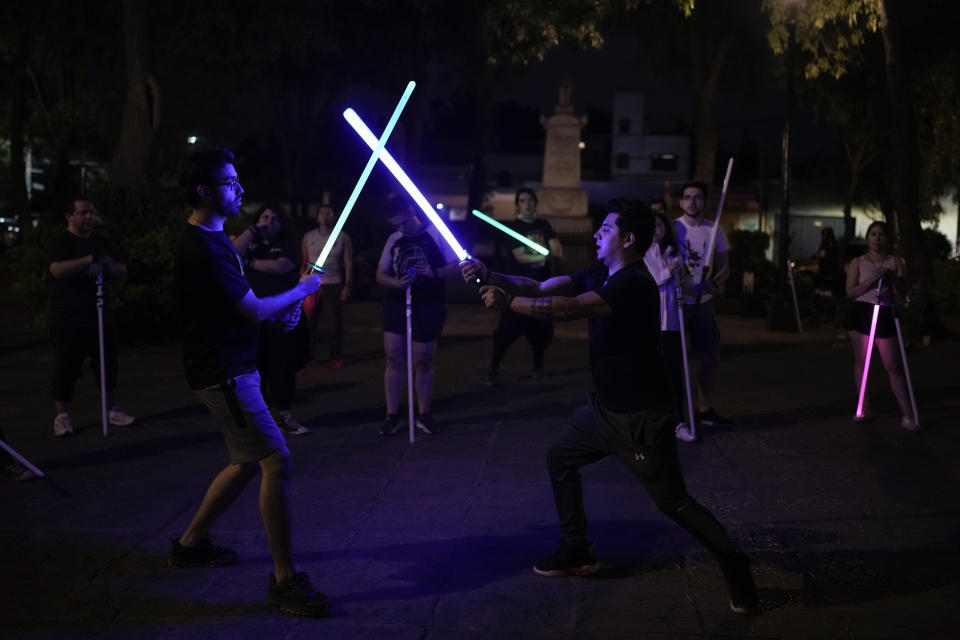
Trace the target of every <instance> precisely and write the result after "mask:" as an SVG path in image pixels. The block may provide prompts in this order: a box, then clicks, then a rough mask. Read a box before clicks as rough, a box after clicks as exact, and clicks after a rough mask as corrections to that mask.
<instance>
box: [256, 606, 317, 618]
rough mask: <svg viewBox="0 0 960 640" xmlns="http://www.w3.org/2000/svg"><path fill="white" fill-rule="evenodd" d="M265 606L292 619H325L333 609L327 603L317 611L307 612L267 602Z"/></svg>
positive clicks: (310, 610)
mask: <svg viewBox="0 0 960 640" xmlns="http://www.w3.org/2000/svg"><path fill="white" fill-rule="evenodd" d="M267 604H268V605H269V606H271V607H273V608H274V609H276V610H277V611H279V612H280V613H282V614H284V615H287V616H293V617H294V618H327V617H329V616H330V609H332V608H333V604H332V603H329V602H328V603H326V604H325V605H322V606H321V607H320V608H318V609H309V610H303V609H296V608H294V607H290V606H286V605H282V604H277V603H273V602H268V603H267Z"/></svg>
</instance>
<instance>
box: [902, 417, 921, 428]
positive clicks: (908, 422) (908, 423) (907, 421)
mask: <svg viewBox="0 0 960 640" xmlns="http://www.w3.org/2000/svg"><path fill="white" fill-rule="evenodd" d="M900 426H901V427H903V428H904V429H906V430H908V431H920V425H919V424H917V421H916V420H914V419H913V418H911V417H910V416H903V417H902V418H900Z"/></svg>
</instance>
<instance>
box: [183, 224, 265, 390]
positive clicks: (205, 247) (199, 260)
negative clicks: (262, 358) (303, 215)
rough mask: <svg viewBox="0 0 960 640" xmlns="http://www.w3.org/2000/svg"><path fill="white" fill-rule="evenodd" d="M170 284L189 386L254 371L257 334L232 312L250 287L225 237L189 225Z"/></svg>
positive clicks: (244, 320) (233, 249)
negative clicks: (175, 300) (176, 304)
mask: <svg viewBox="0 0 960 640" xmlns="http://www.w3.org/2000/svg"><path fill="white" fill-rule="evenodd" d="M174 285H175V287H176V293H177V298H178V301H179V303H180V312H181V314H182V315H183V327H184V335H183V367H184V369H185V371H186V373H187V384H189V385H190V388H191V389H204V388H206V387H209V386H212V385H215V384H219V383H221V382H223V381H225V380H226V379H228V378H232V377H234V376H238V375H240V374H244V373H253V372H254V371H255V370H256V359H257V337H258V335H259V331H258V329H257V325H256V324H254V323H252V322H250V321H248V320H246V319H245V318H244V317H243V316H241V315H240V314H239V313H238V312H237V311H236V305H237V303H238V302H240V300H242V299H243V297H244V296H245V295H246V294H247V291H249V290H250V285H248V284H247V280H246V277H245V274H244V268H243V263H242V261H241V260H240V256H239V255H237V250H236V248H235V247H234V246H233V243H232V242H230V238H228V237H227V234H225V233H224V232H222V231H206V230H204V229H201V228H200V227H197V226H194V225H189V224H188V225H187V228H186V229H185V231H184V234H183V237H182V238H181V239H180V242H179V243H178V244H177V250H176V254H175V255H174Z"/></svg>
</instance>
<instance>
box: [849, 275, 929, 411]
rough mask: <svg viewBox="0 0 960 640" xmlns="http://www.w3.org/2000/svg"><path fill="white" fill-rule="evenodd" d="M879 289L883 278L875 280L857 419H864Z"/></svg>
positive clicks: (875, 333)
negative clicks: (875, 290) (874, 296)
mask: <svg viewBox="0 0 960 640" xmlns="http://www.w3.org/2000/svg"><path fill="white" fill-rule="evenodd" d="M881 287H883V278H880V279H879V280H877V297H876V300H875V301H874V303H873V319H872V320H870V338H869V339H868V340H867V354H866V357H864V359H863V380H861V382H860V398H859V399H858V400H857V417H858V418H863V417H864V415H863V398H864V397H865V396H866V395H867V376H869V375H870V356H871V355H873V339H874V337H876V335H877V316H878V315H879V314H880V289H881ZM911 395H912V394H911ZM914 413H916V411H914Z"/></svg>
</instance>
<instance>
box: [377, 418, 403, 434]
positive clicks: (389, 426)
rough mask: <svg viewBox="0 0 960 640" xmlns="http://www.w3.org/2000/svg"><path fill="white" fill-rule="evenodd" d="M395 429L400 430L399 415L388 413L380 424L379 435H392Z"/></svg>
mask: <svg viewBox="0 0 960 640" xmlns="http://www.w3.org/2000/svg"><path fill="white" fill-rule="evenodd" d="M397 431H400V416H398V415H397V414H395V413H388V414H387V417H386V418H385V419H384V421H383V424H382V425H380V435H382V436H392V435H393V434H395V433H396V432H397Z"/></svg>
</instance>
